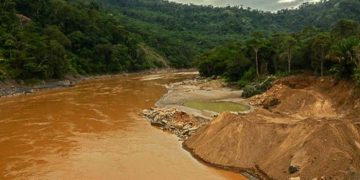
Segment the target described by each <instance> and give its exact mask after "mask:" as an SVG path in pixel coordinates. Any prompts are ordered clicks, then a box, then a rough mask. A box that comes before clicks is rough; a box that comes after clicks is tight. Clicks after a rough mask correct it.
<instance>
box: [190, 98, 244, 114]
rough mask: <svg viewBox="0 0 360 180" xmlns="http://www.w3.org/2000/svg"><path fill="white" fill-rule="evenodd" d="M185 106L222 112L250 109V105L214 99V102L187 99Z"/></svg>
mask: <svg viewBox="0 0 360 180" xmlns="http://www.w3.org/2000/svg"><path fill="white" fill-rule="evenodd" d="M184 106H187V107H190V108H194V109H198V110H208V111H213V112H218V113H222V112H225V111H232V112H242V111H247V110H249V109H250V108H249V106H246V105H244V104H240V103H234V102H227V101H214V102H203V101H186V102H185V103H184Z"/></svg>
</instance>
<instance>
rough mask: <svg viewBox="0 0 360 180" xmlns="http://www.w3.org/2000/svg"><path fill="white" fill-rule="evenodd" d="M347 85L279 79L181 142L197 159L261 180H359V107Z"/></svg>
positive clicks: (327, 80)
mask: <svg viewBox="0 0 360 180" xmlns="http://www.w3.org/2000/svg"><path fill="white" fill-rule="evenodd" d="M355 91H356V89H355V88H354V86H353V85H352V84H351V83H350V82H344V81H341V82H337V81H335V80H332V79H330V78H317V77H314V76H310V75H301V76H292V77H288V78H284V79H281V80H279V81H278V82H276V83H275V85H274V86H273V87H272V88H271V89H270V90H269V91H268V92H266V93H264V94H262V95H259V96H256V97H253V98H251V99H250V102H251V103H252V104H254V105H256V106H258V108H257V110H256V111H254V112H252V113H249V114H246V115H240V116H239V115H233V114H229V113H224V114H222V115H221V116H219V117H218V118H217V119H215V120H214V121H212V122H211V123H210V124H209V125H207V126H204V127H203V128H201V129H200V130H199V131H197V132H196V133H195V134H194V135H193V136H191V137H190V138H189V139H188V140H187V141H185V143H184V147H185V148H187V149H188V150H190V151H191V152H192V153H193V154H194V155H195V156H197V157H199V158H200V159H202V160H204V161H206V162H208V163H211V164H214V165H218V166H222V167H228V168H232V169H234V170H239V171H249V172H252V173H254V174H258V175H260V176H261V177H263V178H270V179H288V178H290V177H300V178H301V179H312V178H321V179H331V178H333V179H334V178H335V179H359V178H360V118H359V115H358V112H359V111H358V110H359V109H360V104H359V102H360V101H359V99H358V97H356V96H355V94H356V93H355Z"/></svg>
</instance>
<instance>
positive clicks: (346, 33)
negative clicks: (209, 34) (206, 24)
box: [196, 20, 360, 96]
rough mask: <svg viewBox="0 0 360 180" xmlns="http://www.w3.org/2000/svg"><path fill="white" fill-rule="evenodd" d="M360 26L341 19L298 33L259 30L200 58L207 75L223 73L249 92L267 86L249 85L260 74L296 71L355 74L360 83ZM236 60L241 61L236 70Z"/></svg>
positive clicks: (343, 74)
mask: <svg viewBox="0 0 360 180" xmlns="http://www.w3.org/2000/svg"><path fill="white" fill-rule="evenodd" d="M359 27H360V25H359V23H358V22H356V21H352V20H340V21H339V22H337V23H336V24H335V25H334V26H333V27H332V28H331V29H330V30H329V31H322V30H319V29H314V28H305V29H303V30H302V31H300V32H298V33H273V34H270V35H264V34H261V33H256V34H254V35H253V36H251V37H250V38H249V39H248V40H245V41H243V42H240V43H237V44H230V45H229V44H228V45H222V46H219V47H216V48H214V49H213V50H210V51H209V52H206V53H204V54H202V55H200V56H199V57H198V58H197V61H196V62H197V65H198V67H199V69H200V73H201V74H202V75H204V76H213V75H216V76H219V75H220V76H224V77H225V78H226V79H228V80H229V81H235V82H238V84H239V85H240V86H245V85H247V86H245V88H244V89H245V93H244V94H245V96H251V95H254V94H257V93H258V92H261V91H263V90H264V89H265V90H266V87H265V88H263V87H262V85H256V86H259V87H256V86H255V85H248V84H249V83H250V82H251V81H253V80H255V79H258V81H260V80H261V78H260V79H259V76H261V75H262V76H265V75H269V74H279V73H280V74H284V73H292V72H294V71H295V72H299V71H313V72H315V73H317V74H319V75H321V76H323V75H325V74H326V75H333V76H335V77H337V78H343V79H351V78H353V79H354V80H356V81H357V82H358V83H359V85H360V80H359V79H360V78H359V72H360V66H359V65H360V28H359ZM234 51H236V52H234ZM228 56H230V57H231V58H230V57H228ZM249 62H250V63H249ZM232 64H237V65H236V67H237V70H236V73H234V67H232V66H231V65H232ZM254 69H255V70H254ZM293 70H294V71H293Z"/></svg>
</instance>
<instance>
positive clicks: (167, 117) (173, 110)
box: [142, 76, 252, 141]
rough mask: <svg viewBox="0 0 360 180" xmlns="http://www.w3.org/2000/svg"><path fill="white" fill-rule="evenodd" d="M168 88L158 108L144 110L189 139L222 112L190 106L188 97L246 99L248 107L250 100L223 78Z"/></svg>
mask: <svg viewBox="0 0 360 180" xmlns="http://www.w3.org/2000/svg"><path fill="white" fill-rule="evenodd" d="M151 78H156V77H155V76H152V77H151ZM167 88H168V93H167V94H165V95H164V96H163V97H162V98H161V99H160V100H159V101H158V102H157V103H156V106H157V108H150V109H146V110H144V111H143V113H142V114H143V116H144V117H145V118H146V119H148V120H149V121H150V123H151V125H153V126H156V127H159V128H160V129H162V130H164V131H168V132H171V133H173V134H175V135H177V136H178V137H179V138H180V140H181V141H183V140H186V139H187V138H188V137H190V136H191V135H192V134H193V133H194V132H195V131H196V130H197V129H199V128H200V127H202V126H204V125H206V124H208V123H210V121H211V120H212V119H213V118H214V117H217V116H218V115H219V113H218V112H215V111H210V110H207V109H194V108H191V107H187V106H186V105H185V102H188V101H189V100H191V101H193V100H198V101H229V102H236V103H243V104H244V105H243V106H244V107H247V103H246V102H244V99H242V98H241V94H242V91H240V90H232V89H229V88H226V87H225V83H224V82H223V81H222V80H209V79H199V78H195V79H192V80H186V81H182V82H178V83H172V84H169V85H167ZM244 109H245V108H244ZM251 110H252V109H251V108H250V110H248V108H246V111H251ZM232 113H236V114H237V113H244V112H232Z"/></svg>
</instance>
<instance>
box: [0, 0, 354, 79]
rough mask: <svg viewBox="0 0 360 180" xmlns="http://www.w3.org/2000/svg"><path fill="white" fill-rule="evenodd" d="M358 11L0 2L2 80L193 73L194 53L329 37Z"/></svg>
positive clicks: (344, 7)
mask: <svg viewBox="0 0 360 180" xmlns="http://www.w3.org/2000/svg"><path fill="white" fill-rule="evenodd" d="M359 9H360V2H359V1H357V0H340V1H339V0H329V1H324V2H322V3H317V4H304V5H302V6H301V7H300V8H299V9H297V10H281V11H279V12H277V13H270V12H262V11H258V10H253V9H250V8H243V7H226V8H216V7H211V6H195V5H182V4H176V3H171V2H167V1H162V0H104V1H103V0H101V1H100V0H76V1H65V0H34V1H31V2H30V1H25V0H0V78H1V79H6V78H10V79H12V78H17V79H24V78H41V79H47V78H62V77H63V76H64V75H66V74H103V73H118V72H124V71H138V70H143V69H149V68H154V67H167V66H171V67H176V68H183V67H191V66H193V65H194V64H193V60H194V59H196V57H198V56H199V55H200V54H202V53H205V52H207V51H208V50H210V49H212V48H215V47H217V46H221V45H224V44H227V43H234V44H237V43H240V44H241V43H243V42H245V41H247V40H248V39H249V38H250V35H252V34H253V33H254V32H259V33H260V34H261V35H262V36H269V35H271V34H281V33H287V32H296V33H298V32H300V31H301V30H302V29H303V28H305V27H310V26H312V27H313V28H308V29H313V31H327V30H329V29H330V28H331V27H333V25H334V24H335V23H336V22H337V21H339V20H341V19H352V20H354V21H355V22H358V21H359V20H360V10H359ZM300 38H301V37H300ZM302 40H304V41H305V39H302ZM260 55H261V56H265V55H263V54H260ZM232 58H233V57H232ZM197 59H199V58H197ZM297 63H300V64H301V63H302V62H300V61H298V62H297Z"/></svg>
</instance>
